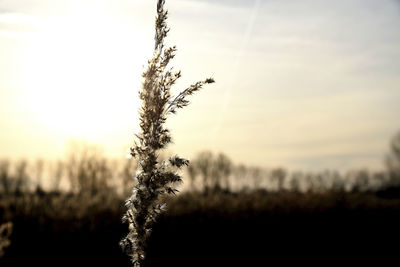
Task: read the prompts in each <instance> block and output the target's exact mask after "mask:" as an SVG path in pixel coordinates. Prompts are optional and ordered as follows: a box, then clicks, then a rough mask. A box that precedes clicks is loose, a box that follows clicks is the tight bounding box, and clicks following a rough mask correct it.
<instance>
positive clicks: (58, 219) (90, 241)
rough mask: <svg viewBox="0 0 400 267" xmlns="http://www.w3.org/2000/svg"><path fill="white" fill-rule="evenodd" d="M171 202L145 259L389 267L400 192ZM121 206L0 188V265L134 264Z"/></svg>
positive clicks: (220, 196) (195, 196)
mask: <svg viewBox="0 0 400 267" xmlns="http://www.w3.org/2000/svg"><path fill="white" fill-rule="evenodd" d="M168 206H169V208H168V210H167V212H166V213H165V214H164V215H162V216H161V218H160V219H159V221H158V222H157V224H156V225H155V227H154V229H153V233H152V236H151V240H150V242H149V246H148V256H147V261H146V266H282V265H289V264H290V265H293V264H294V265H299V264H306V265H314V266H317V265H318V266H321V265H323V266H324V265H325V264H328V263H333V262H335V263H338V264H339V263H342V262H348V261H352V262H354V263H362V262H369V261H372V260H379V261H380V262H381V264H382V265H381V266H387V265H385V264H383V263H384V261H388V260H390V259H391V258H394V257H395V255H396V254H394V253H395V252H396V248H397V247H396V245H395V243H392V242H393V241H394V242H396V241H397V240H399V237H400V232H399V229H398V226H399V225H400V212H399V211H400V198H399V199H396V198H391V199H385V198H381V197H377V196H376V195H374V194H363V193H343V192H342V193H330V192H326V193H314V194H311V193H308V194H302V193H294V192H267V191H264V190H258V191H253V192H247V193H231V192H227V191H225V192H224V191H218V192H209V193H207V194H206V193H200V192H191V193H190V192H189V193H183V194H181V195H179V196H178V197H177V198H175V199H170V200H168ZM123 211H124V206H123V198H122V197H119V196H118V195H114V194H108V195H107V194H97V195H94V196H88V195H83V194H80V195H79V194H78V195H74V194H59V193H43V194H34V193H25V194H17V195H16V194H12V195H4V194H3V195H1V199H0V218H2V221H12V222H13V224H14V232H13V235H12V236H11V246H10V247H9V248H7V250H6V254H5V257H4V258H3V259H1V261H0V262H1V266H5V267H11V266H130V262H129V259H128V257H127V256H126V255H125V254H124V253H123V252H122V251H121V249H120V247H119V246H118V242H119V240H120V239H121V238H122V236H123V235H124V234H125V233H126V225H123V224H121V215H122V214H123ZM392 253H393V254H392Z"/></svg>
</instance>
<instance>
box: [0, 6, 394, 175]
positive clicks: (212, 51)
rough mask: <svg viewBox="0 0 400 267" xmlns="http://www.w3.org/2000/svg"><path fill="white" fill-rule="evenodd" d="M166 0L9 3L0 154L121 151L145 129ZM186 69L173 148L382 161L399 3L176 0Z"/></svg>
mask: <svg viewBox="0 0 400 267" xmlns="http://www.w3.org/2000/svg"><path fill="white" fill-rule="evenodd" d="M155 5H156V1H149V0H140V1H139V0H101V1H99V0H97V1H95V0H69V1H65V0H64V1H63V0H35V1H33V0H18V1H15V0H0V158H13V159H19V158H28V159H33V158H37V157H41V158H49V159H54V158H62V157H63V156H65V153H66V150H67V148H68V144H70V143H71V140H72V141H82V142H83V141H85V142H88V143H91V144H98V145H99V146H101V147H103V149H104V151H105V153H106V154H107V155H109V156H110V157H114V158H123V157H125V154H126V152H125V150H126V149H127V148H128V147H129V145H130V144H132V143H133V140H134V139H133V136H134V134H135V133H137V132H138V131H139V127H138V121H137V118H138V115H137V110H138V107H139V106H140V102H139V100H138V97H137V92H138V89H139V88H140V84H141V73H142V72H143V69H144V67H145V65H146V62H147V60H148V59H149V58H151V55H152V48H153V39H154V18H155ZM166 8H167V9H168V10H169V14H170V17H169V19H168V25H169V26H170V28H171V31H170V34H169V36H168V39H167V44H169V45H177V48H178V51H177V56H176V58H175V59H174V61H173V62H172V65H173V66H174V68H175V69H180V70H182V74H183V77H182V78H181V79H180V81H179V82H178V83H177V84H176V86H175V88H174V93H177V92H179V91H180V90H182V89H184V88H186V86H188V85H190V84H192V83H193V82H196V81H198V80H202V79H204V78H206V77H211V76H212V77H213V78H214V79H215V80H216V83H215V84H212V85H210V86H207V87H206V88H204V90H202V91H200V92H199V93H198V94H197V95H195V96H193V97H192V98H191V105H189V106H188V107H187V108H186V109H185V110H181V112H179V113H178V114H177V115H174V116H172V117H170V118H169V121H168V123H167V125H168V127H169V128H170V130H171V132H172V136H173V140H174V144H173V145H171V146H170V147H169V151H170V152H171V153H178V154H179V155H181V156H186V157H189V158H193V157H195V155H196V154H197V153H198V152H200V151H203V150H211V151H213V152H215V153H218V152H223V153H225V154H227V155H228V156H229V157H230V158H231V159H232V160H233V161H234V162H235V163H244V164H247V165H255V166H261V167H277V166H284V167H287V168H289V169H296V170H298V169H301V170H324V169H338V170H349V169H360V168H369V169H373V170H378V169H382V168H383V167H384V165H383V158H384V155H385V154H386V153H387V152H388V150H389V141H390V138H391V137H393V136H394V135H395V133H396V132H397V131H399V130H400V116H399V114H400V105H399V104H398V102H399V99H400V31H399V29H400V1H396V0H335V1H311V0H298V1H289V0H281V1H272V0H269V1H267V0H222V1H211V0H167V1H166Z"/></svg>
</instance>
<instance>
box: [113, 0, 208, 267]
mask: <svg viewBox="0 0 400 267" xmlns="http://www.w3.org/2000/svg"><path fill="white" fill-rule="evenodd" d="M164 4H165V1H164V0H158V2H157V17H156V22H155V30H156V34H155V46H154V54H153V58H152V59H151V60H149V62H148V66H147V69H146V71H145V72H144V73H143V78H144V81H143V84H142V89H141V90H140V92H139V98H140V99H141V100H142V106H141V109H140V111H139V117H140V129H141V132H140V133H139V134H137V135H136V139H137V140H136V141H137V142H135V145H134V146H133V147H131V149H130V155H131V156H132V157H134V158H135V159H136V160H137V162H138V168H137V172H136V174H135V176H134V179H135V180H136V186H135V187H134V188H133V190H132V195H131V196H130V197H129V198H128V199H127V200H126V203H125V204H126V207H127V211H126V213H125V215H124V216H123V221H124V222H126V223H128V224H129V233H128V234H127V236H126V237H125V238H124V239H123V240H122V241H121V242H120V243H121V246H122V248H123V249H124V251H125V252H126V253H127V254H128V255H129V256H130V257H131V259H132V263H133V265H134V266H136V267H139V266H141V265H142V263H143V261H144V259H145V247H146V243H147V240H148V238H149V236H150V233H151V230H152V225H153V223H154V222H155V220H156V219H157V217H158V216H159V214H160V213H161V212H162V211H163V210H164V209H165V206H166V203H164V202H162V201H161V197H162V196H163V195H165V194H175V193H176V192H177V191H178V190H177V189H176V188H175V186H174V184H176V183H179V182H182V177H181V175H180V174H179V173H178V170H179V169H181V168H182V167H183V166H185V165H188V164H189V161H188V160H186V159H184V158H181V157H178V156H174V157H171V158H169V159H168V160H162V161H161V160H159V159H158V153H159V151H160V150H162V149H164V148H165V147H166V146H167V145H168V144H169V143H170V142H171V135H170V132H169V130H168V129H167V128H166V127H165V125H164V124H165V122H166V120H167V117H168V115H170V114H175V113H176V112H177V110H178V109H180V108H183V107H185V106H187V105H188V104H189V101H188V100H187V97H188V96H190V95H192V94H194V93H195V92H197V91H199V90H200V89H201V88H202V87H203V85H205V84H209V83H213V82H214V80H213V79H212V78H208V79H206V80H204V81H199V82H196V83H194V84H192V85H191V86H189V87H188V88H186V89H185V90H183V91H182V92H180V93H179V94H178V95H177V96H175V97H173V96H172V95H171V87H172V86H173V85H174V84H175V83H176V81H177V80H178V79H179V78H180V77H181V72H180V71H177V72H174V71H173V70H172V68H169V67H168V65H169V63H170V61H171V60H172V59H173V58H174V57H175V52H176V47H175V46H173V47H165V46H164V39H165V38H166V37H167V34H168V32H169V28H168V27H167V23H166V20H167V17H168V11H166V10H165V9H164Z"/></svg>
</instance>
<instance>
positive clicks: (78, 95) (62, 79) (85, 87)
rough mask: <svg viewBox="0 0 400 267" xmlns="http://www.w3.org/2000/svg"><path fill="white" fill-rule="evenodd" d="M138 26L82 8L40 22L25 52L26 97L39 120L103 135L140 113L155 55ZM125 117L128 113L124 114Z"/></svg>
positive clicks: (62, 131) (65, 131)
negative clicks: (145, 76)
mask: <svg viewBox="0 0 400 267" xmlns="http://www.w3.org/2000/svg"><path fill="white" fill-rule="evenodd" d="M139 36H140V34H139V33H137V32H135V29H131V28H128V26H126V25H124V24H123V23H121V21H119V20H118V18H117V17H111V16H110V15H108V16H106V15H104V14H102V12H101V10H93V9H82V8H80V9H79V10H76V11H75V12H73V13H71V14H68V16H65V17H50V18H47V19H46V20H45V21H42V22H41V23H39V25H38V31H37V32H34V33H33V34H32V35H31V36H30V38H29V39H28V41H27V43H26V46H25V49H24V50H25V51H24V54H23V55H22V56H21V61H22V62H21V65H22V68H23V71H22V77H21V80H22V81H23V85H22V87H23V88H24V90H23V91H22V92H21V93H22V96H21V98H22V99H24V101H26V103H24V104H25V105H27V106H29V107H31V110H32V112H33V114H31V116H32V117H34V118H35V119H36V120H38V121H39V123H40V124H41V125H42V126H43V127H45V128H46V130H50V131H52V132H56V133H57V134H59V135H65V136H68V137H71V138H89V139H93V138H98V136H99V135H102V134H105V133H108V132H110V131H112V130H115V129H118V128H119V127H121V125H123V124H124V122H125V121H126V117H128V116H129V115H128V114H126V113H127V112H129V113H130V116H136V113H137V112H136V110H137V107H138V101H137V89H138V87H139V86H140V78H141V75H140V74H141V71H142V70H141V69H140V66H141V65H142V64H143V63H144V62H145V59H146V57H148V56H149V53H146V51H148V49H147V48H146V47H145V46H144V45H143V44H144V42H143V41H142V40H140V39H139V38H140V37H139ZM124 115H125V116H124Z"/></svg>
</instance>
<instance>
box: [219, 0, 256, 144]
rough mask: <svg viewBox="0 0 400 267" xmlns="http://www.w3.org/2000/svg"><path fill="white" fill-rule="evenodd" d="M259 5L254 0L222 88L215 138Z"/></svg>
mask: <svg viewBox="0 0 400 267" xmlns="http://www.w3.org/2000/svg"><path fill="white" fill-rule="evenodd" d="M260 5H261V0H254V4H253V8H252V11H251V14H250V17H249V20H248V22H247V27H246V31H245V32H244V34H243V38H242V42H241V44H240V47H239V51H238V53H237V55H236V59H235V61H234V64H233V70H232V78H231V79H230V83H229V84H227V85H226V86H225V89H224V97H223V99H222V107H221V110H220V113H219V123H218V124H217V128H216V129H215V135H214V137H215V138H216V137H217V134H218V133H219V132H220V131H221V125H222V121H223V119H224V117H225V113H226V110H227V108H228V104H229V101H230V99H231V95H232V91H231V90H230V89H231V88H232V86H233V85H234V84H235V83H236V78H235V77H237V72H238V68H239V65H240V63H241V61H242V58H243V56H244V54H245V52H246V47H247V45H248V44H249V40H250V36H251V34H252V32H253V28H254V24H255V21H256V19H257V16H258V12H259V9H260Z"/></svg>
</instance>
